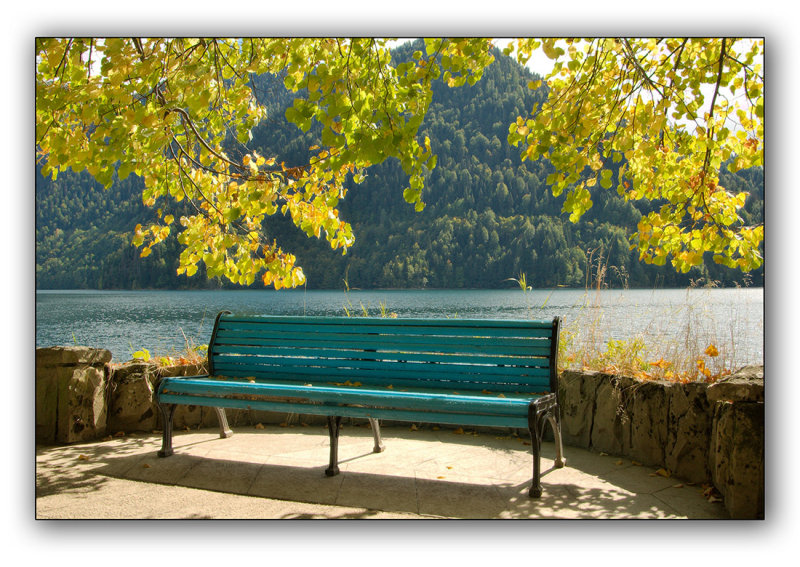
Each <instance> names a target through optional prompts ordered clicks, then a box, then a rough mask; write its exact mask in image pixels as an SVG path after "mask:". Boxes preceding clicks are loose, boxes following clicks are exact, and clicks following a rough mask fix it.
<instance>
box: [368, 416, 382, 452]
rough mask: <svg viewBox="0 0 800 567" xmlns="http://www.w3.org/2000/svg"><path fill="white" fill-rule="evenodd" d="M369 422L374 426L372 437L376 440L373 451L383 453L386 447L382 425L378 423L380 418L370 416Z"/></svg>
mask: <svg viewBox="0 0 800 567" xmlns="http://www.w3.org/2000/svg"><path fill="white" fill-rule="evenodd" d="M368 419H369V424H370V425H371V426H372V438H373V439H374V440H375V446H374V447H373V448H372V452H373V453H382V452H383V450H384V449H386V447H385V446H384V444H383V441H381V426H380V424H379V423H378V420H377V419H375V418H374V417H370V418H368Z"/></svg>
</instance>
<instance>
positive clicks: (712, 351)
mask: <svg viewBox="0 0 800 567" xmlns="http://www.w3.org/2000/svg"><path fill="white" fill-rule="evenodd" d="M705 353H706V354H707V355H708V356H712V357H713V356H719V351H718V350H717V347H715V346H714V345H713V344H711V345H708V348H707V349H706V350H705Z"/></svg>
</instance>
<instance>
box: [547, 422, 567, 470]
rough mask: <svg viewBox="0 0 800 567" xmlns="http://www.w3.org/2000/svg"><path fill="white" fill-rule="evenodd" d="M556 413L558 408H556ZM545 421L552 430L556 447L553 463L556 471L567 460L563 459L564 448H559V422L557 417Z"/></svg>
mask: <svg viewBox="0 0 800 567" xmlns="http://www.w3.org/2000/svg"><path fill="white" fill-rule="evenodd" d="M556 411H558V408H556ZM547 420H548V421H549V422H550V427H552V428H553V439H554V440H555V445H556V459H555V461H554V462H553V464H554V465H555V467H556V468H557V469H560V468H563V467H564V466H565V465H566V464H567V459H565V458H564V448H563V447H562V446H561V420H560V419H559V418H558V416H557V415H553V414H551V415H549V416H548V417H547Z"/></svg>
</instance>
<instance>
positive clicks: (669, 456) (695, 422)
mask: <svg viewBox="0 0 800 567" xmlns="http://www.w3.org/2000/svg"><path fill="white" fill-rule="evenodd" d="M707 388H708V385H707V384H703V383H691V384H680V385H675V387H672V388H668V389H667V394H668V396H669V398H668V407H669V414H668V418H667V419H668V421H667V444H666V447H665V450H664V465H665V467H666V468H667V469H668V470H669V471H671V472H672V473H673V474H675V475H676V476H678V477H680V478H682V479H685V480H688V481H689V482H707V481H709V480H710V479H711V469H710V467H709V459H708V455H709V447H710V446H711V430H712V423H713V420H712V410H711V406H710V403H709V401H708V398H707V397H706V390H707Z"/></svg>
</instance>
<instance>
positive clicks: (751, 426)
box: [712, 401, 764, 519]
mask: <svg viewBox="0 0 800 567" xmlns="http://www.w3.org/2000/svg"><path fill="white" fill-rule="evenodd" d="M712 435H713V442H714V452H713V465H714V466H713V470H712V474H713V482H714V486H715V487H716V488H717V490H719V491H720V493H721V494H722V497H723V499H724V502H725V507H726V508H727V510H728V513H729V514H730V515H731V518H736V519H762V518H764V404H763V403H760V402H737V403H733V402H729V401H720V402H716V404H715V407H714V426H713V434H712Z"/></svg>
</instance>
